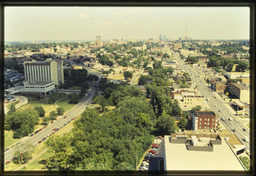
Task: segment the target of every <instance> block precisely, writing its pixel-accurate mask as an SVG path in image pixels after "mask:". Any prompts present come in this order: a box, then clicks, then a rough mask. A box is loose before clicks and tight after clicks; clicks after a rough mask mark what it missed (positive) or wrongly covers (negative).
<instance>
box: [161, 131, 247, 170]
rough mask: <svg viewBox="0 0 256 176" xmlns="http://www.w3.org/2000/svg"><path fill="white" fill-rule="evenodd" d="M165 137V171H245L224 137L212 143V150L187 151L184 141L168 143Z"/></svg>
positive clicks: (167, 136) (167, 138)
mask: <svg viewBox="0 0 256 176" xmlns="http://www.w3.org/2000/svg"><path fill="white" fill-rule="evenodd" d="M169 137H171V135H166V136H165V137H164V138H165V163H166V170H167V171H200V170H202V171H245V169H244V168H243V166H242V164H241V163H240V161H239V159H238V158H237V157H236V156H235V154H234V153H233V151H232V150H231V148H230V147H229V146H228V143H227V142H226V140H225V139H223V138H222V144H221V145H213V151H212V152H209V151H191V150H190V151H189V150H187V148H186V146H185V143H184V144H179V143H170V140H169Z"/></svg>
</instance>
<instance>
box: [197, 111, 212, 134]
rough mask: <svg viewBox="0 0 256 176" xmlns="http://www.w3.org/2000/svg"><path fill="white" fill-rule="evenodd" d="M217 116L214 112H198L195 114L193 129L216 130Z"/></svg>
mask: <svg viewBox="0 0 256 176" xmlns="http://www.w3.org/2000/svg"><path fill="white" fill-rule="evenodd" d="M216 126H217V124H216V115H215V113H214V112H212V111H197V112H195V113H194V114H193V118H192V129H193V130H194V131H196V130H201V129H210V130H211V129H216Z"/></svg>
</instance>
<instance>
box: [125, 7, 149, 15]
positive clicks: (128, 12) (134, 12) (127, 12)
mask: <svg viewBox="0 0 256 176" xmlns="http://www.w3.org/2000/svg"><path fill="white" fill-rule="evenodd" d="M147 10H148V8H145V7H141V8H136V9H133V10H129V11H126V12H125V13H126V14H128V15H131V14H138V13H142V12H145V11H147Z"/></svg>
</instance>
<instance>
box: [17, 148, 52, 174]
mask: <svg viewBox="0 0 256 176" xmlns="http://www.w3.org/2000/svg"><path fill="white" fill-rule="evenodd" d="M51 156H52V153H51V152H50V151H49V150H47V151H46V152H45V153H43V154H42V155H41V156H39V157H38V158H37V159H35V160H34V161H32V162H31V163H29V164H27V165H26V166H25V168H22V169H21V170H48V169H47V168H45V165H44V164H45V160H46V159H47V158H49V157H51Z"/></svg>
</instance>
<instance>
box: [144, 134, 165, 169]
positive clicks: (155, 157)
mask: <svg viewBox="0 0 256 176" xmlns="http://www.w3.org/2000/svg"><path fill="white" fill-rule="evenodd" d="M163 139H164V138H163V136H156V138H155V140H154V142H153V144H152V145H151V147H150V149H149V150H148V152H147V154H146V155H145V157H144V159H143V161H142V163H141V165H140V167H139V170H140V171H163V162H161V161H163V158H164V141H163Z"/></svg>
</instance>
